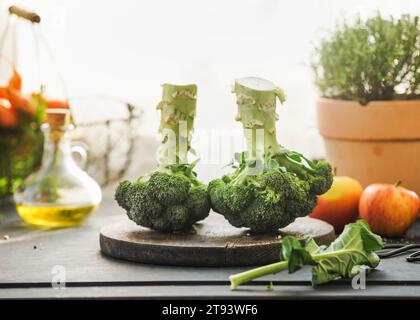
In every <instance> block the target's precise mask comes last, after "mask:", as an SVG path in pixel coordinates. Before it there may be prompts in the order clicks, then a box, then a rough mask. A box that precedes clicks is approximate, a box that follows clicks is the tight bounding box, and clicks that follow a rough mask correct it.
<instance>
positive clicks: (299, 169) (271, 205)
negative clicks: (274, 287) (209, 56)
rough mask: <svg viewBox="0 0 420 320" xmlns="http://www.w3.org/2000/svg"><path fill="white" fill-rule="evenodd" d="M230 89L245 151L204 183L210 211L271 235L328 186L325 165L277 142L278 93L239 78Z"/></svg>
mask: <svg viewBox="0 0 420 320" xmlns="http://www.w3.org/2000/svg"><path fill="white" fill-rule="evenodd" d="M234 91H235V93H236V96H237V104H238V111H239V114H238V116H237V120H238V121H241V122H242V124H243V127H244V129H245V137H246V142H247V149H248V151H246V152H243V153H241V154H239V155H237V157H236V160H237V163H238V165H237V166H235V168H236V170H235V171H234V172H233V173H231V174H229V175H225V176H224V177H222V178H221V179H216V180H213V181H211V182H210V184H209V187H208V189H209V194H210V198H211V203H212V208H213V210H214V211H215V212H218V213H220V214H222V215H223V216H224V217H225V218H226V219H227V220H228V221H229V223H231V224H232V225H233V226H235V227H246V228H249V229H251V231H253V232H256V233H270V232H277V231H278V229H279V228H282V227H285V226H287V225H288V224H290V223H291V222H293V221H294V220H295V218H297V217H302V216H306V215H308V214H309V213H310V212H311V211H312V209H313V208H314V206H315V205H316V201H317V197H316V196H317V195H320V194H323V193H325V192H326V191H327V190H328V189H329V188H330V187H331V184H332V180H333V174H332V170H331V166H330V164H328V163H327V162H324V161H319V162H317V163H314V162H312V161H311V160H309V159H307V158H305V157H304V156H303V155H302V154H300V153H298V152H294V151H289V150H287V149H286V148H284V147H282V146H281V145H280V144H278V142H277V139H276V130H275V122H276V120H277V114H276V112H275V108H276V99H277V98H279V100H280V101H281V102H283V101H284V95H283V92H282V91H281V89H279V88H277V87H275V86H274V85H273V84H272V83H271V82H269V81H266V80H263V79H258V78H243V79H239V80H237V81H236V83H235V90H234Z"/></svg>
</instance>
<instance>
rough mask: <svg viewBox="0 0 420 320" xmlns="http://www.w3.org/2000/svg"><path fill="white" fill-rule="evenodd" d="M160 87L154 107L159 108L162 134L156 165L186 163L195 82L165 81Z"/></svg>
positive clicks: (189, 147)
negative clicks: (156, 103)
mask: <svg viewBox="0 0 420 320" xmlns="http://www.w3.org/2000/svg"><path fill="white" fill-rule="evenodd" d="M162 87H163V92H162V101H161V102H159V104H158V105H157V107H156V108H157V109H158V110H160V111H161V118H160V127H159V132H160V133H161V134H162V144H161V147H160V149H159V159H158V161H159V165H160V168H161V169H165V168H166V167H167V166H170V165H173V164H188V152H189V151H190V149H191V137H192V131H193V125H194V118H195V110H196V101H197V86H196V85H195V84H190V85H183V86H180V85H173V84H168V83H165V84H163V85H162Z"/></svg>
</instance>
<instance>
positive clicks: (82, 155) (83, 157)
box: [71, 143, 88, 170]
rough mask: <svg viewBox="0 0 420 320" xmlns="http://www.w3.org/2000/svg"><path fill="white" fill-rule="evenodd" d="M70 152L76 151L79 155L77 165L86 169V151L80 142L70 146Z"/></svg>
mask: <svg viewBox="0 0 420 320" xmlns="http://www.w3.org/2000/svg"><path fill="white" fill-rule="evenodd" d="M71 153H72V154H73V153H77V154H78V155H79V157H80V161H78V162H79V166H80V167H81V168H82V169H83V170H86V169H87V165H88V151H87V148H86V147H85V146H84V145H83V144H81V143H75V144H73V145H72V146H71Z"/></svg>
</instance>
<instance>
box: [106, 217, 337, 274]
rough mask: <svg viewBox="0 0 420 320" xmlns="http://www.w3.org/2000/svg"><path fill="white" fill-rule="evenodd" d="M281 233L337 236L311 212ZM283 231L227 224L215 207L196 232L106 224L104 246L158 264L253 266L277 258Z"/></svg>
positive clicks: (321, 238) (325, 240)
mask: <svg viewBox="0 0 420 320" xmlns="http://www.w3.org/2000/svg"><path fill="white" fill-rule="evenodd" d="M281 234H282V235H283V236H285V235H291V234H293V235H296V236H298V237H303V236H306V235H310V236H312V237H313V238H314V239H315V241H316V242H317V243H318V244H320V245H321V244H329V243H330V242H331V241H333V240H334V238H335V234H334V229H333V227H332V226H331V225H329V224H328V223H325V222H323V221H320V220H317V219H312V218H309V217H305V218H299V219H296V221H295V222H294V223H292V224H291V225H289V226H288V227H286V228H284V229H282V230H281ZM280 243H281V236H279V235H273V234H266V235H255V234H250V233H249V231H248V230H247V229H238V228H235V227H232V226H231V225H229V223H228V222H227V221H226V220H225V219H224V218H223V217H222V216H221V215H218V214H215V213H211V214H210V216H209V217H208V218H207V219H205V220H204V221H203V222H201V223H198V224H197V225H196V226H195V232H194V233H170V234H167V233H160V232H156V231H153V230H150V229H147V228H143V227H140V226H137V225H136V224H135V223H134V222H132V221H130V220H129V219H128V218H125V217H122V218H121V221H119V222H117V223H113V224H111V225H108V226H106V227H104V228H103V229H102V230H101V234H100V246H101V250H102V252H104V253H105V254H107V255H109V256H111V257H114V258H118V259H123V260H128V261H134V262H141V263H152V264H158V265H183V266H216V267H223V266H252V265H257V264H268V263H272V262H275V261H278V259H279V247H280Z"/></svg>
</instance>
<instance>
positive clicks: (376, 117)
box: [317, 98, 420, 141]
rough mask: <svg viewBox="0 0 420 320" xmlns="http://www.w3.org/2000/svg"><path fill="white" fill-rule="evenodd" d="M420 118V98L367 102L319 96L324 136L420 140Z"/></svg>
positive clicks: (357, 138)
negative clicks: (363, 103) (363, 104)
mask: <svg viewBox="0 0 420 320" xmlns="http://www.w3.org/2000/svg"><path fill="white" fill-rule="evenodd" d="M396 119H397V120H396ZM419 119H420V99H412V100H384V101H380V100H376V101H371V102H370V103H369V104H368V105H366V106H362V105H361V104H360V103H359V102H358V101H354V100H338V99H328V98H319V99H318V100H317V121H318V130H319V133H320V134H321V135H322V136H323V137H324V138H330V139H343V140H359V141H360V140H363V141H413V140H416V141H418V140H420V126H419ZM401 124H403V125H401Z"/></svg>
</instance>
